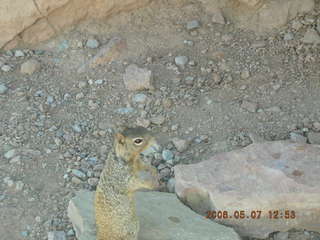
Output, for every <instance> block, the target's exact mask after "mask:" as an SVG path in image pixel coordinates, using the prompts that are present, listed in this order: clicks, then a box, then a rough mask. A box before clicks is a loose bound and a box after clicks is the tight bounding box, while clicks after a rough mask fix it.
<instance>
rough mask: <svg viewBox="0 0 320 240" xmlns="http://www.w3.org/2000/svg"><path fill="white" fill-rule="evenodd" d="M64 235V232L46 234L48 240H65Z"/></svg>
mask: <svg viewBox="0 0 320 240" xmlns="http://www.w3.org/2000/svg"><path fill="white" fill-rule="evenodd" d="M66 239H67V238H66V234H65V233H64V231H53V232H48V240H66Z"/></svg>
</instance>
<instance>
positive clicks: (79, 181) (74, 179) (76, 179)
mask: <svg viewBox="0 0 320 240" xmlns="http://www.w3.org/2000/svg"><path fill="white" fill-rule="evenodd" d="M71 182H72V183H74V184H76V185H79V184H81V183H82V180H81V179H80V178H77V177H72V178H71Z"/></svg>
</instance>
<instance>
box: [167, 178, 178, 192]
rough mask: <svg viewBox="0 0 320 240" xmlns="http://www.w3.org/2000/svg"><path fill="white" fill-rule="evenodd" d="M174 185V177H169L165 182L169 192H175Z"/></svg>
mask: <svg viewBox="0 0 320 240" xmlns="http://www.w3.org/2000/svg"><path fill="white" fill-rule="evenodd" d="M175 185H176V179H175V178H170V179H169V180H168V182H167V189H168V192H169V193H175Z"/></svg>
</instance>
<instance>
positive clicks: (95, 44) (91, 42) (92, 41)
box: [86, 38, 99, 48]
mask: <svg viewBox="0 0 320 240" xmlns="http://www.w3.org/2000/svg"><path fill="white" fill-rule="evenodd" d="M86 47H88V48H98V47H99V42H98V40H96V39H94V38H89V39H88V41H87V42H86Z"/></svg>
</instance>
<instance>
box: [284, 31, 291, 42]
mask: <svg viewBox="0 0 320 240" xmlns="http://www.w3.org/2000/svg"><path fill="white" fill-rule="evenodd" d="M292 39H293V33H291V32H289V33H286V34H285V35H284V36H283V40H285V41H290V40H292Z"/></svg>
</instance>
